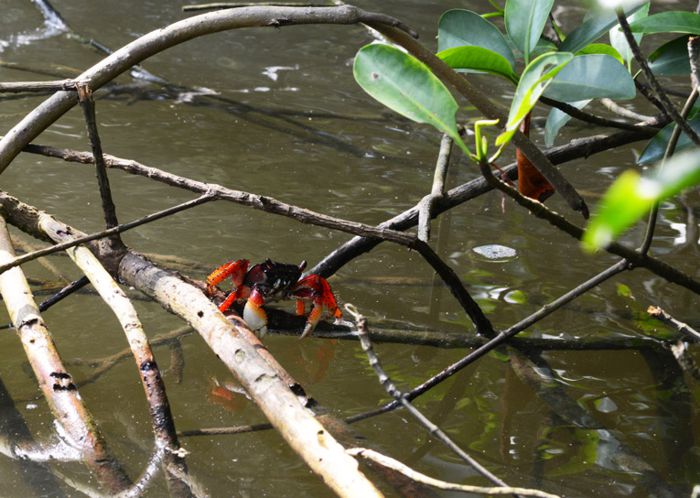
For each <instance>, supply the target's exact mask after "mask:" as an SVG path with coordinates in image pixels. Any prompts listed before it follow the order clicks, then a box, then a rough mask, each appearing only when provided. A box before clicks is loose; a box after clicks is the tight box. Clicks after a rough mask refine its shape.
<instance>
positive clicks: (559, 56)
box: [496, 52, 574, 145]
mask: <svg viewBox="0 0 700 498" xmlns="http://www.w3.org/2000/svg"><path fill="white" fill-rule="evenodd" d="M573 58H574V54H570V53H567V52H558V53H550V54H544V55H540V56H539V57H538V58H537V59H535V60H533V61H532V62H531V63H530V64H528V66H527V67H526V68H525V70H524V71H523V74H522V75H521V76H520V82H519V83H518V88H517V89H516V90H515V96H514V97H513V102H512V103H511V105H510V113H509V114H508V123H506V129H505V131H504V132H503V133H501V134H500V135H499V136H498V138H497V139H496V145H502V144H505V143H507V142H508V141H509V140H510V139H511V138H512V137H513V135H514V134H515V131H516V130H517V129H518V126H519V125H520V122H521V121H522V120H523V119H525V116H527V115H528V113H529V112H530V111H531V110H532V108H533V107H534V106H535V104H536V103H537V101H538V100H539V98H540V97H541V96H542V93H543V92H544V91H545V89H546V88H547V85H548V84H549V83H550V82H551V81H552V78H554V77H555V76H556V75H557V73H558V72H559V71H561V70H562V68H564V66H566V65H567V64H568V63H569V62H571V60H572V59H573Z"/></svg>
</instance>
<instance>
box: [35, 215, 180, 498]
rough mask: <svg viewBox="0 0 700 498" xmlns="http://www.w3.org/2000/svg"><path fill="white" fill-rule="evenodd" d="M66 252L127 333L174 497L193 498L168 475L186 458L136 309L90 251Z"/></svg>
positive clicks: (59, 231)
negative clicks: (181, 454) (181, 450)
mask: <svg viewBox="0 0 700 498" xmlns="http://www.w3.org/2000/svg"><path fill="white" fill-rule="evenodd" d="M40 224H41V226H40V228H41V230H42V231H43V232H44V233H46V234H47V235H48V236H49V237H51V238H52V239H53V240H54V241H55V242H65V241H67V240H70V239H72V238H74V237H75V234H69V232H67V231H66V230H65V228H66V227H65V225H63V224H62V223H59V222H57V221H56V220H55V219H53V218H51V217H49V216H44V217H42V218H40ZM66 252H67V253H68V255H69V256H70V258H71V259H72V260H73V261H74V262H75V264H76V265H77V266H78V267H79V268H80V269H81V270H82V271H83V273H84V274H85V275H86V276H87V277H88V279H89V280H90V283H91V284H92V286H93V287H94V288H95V290H96V291H97V292H98V293H99V294H100V297H101V298H102V300H103V301H104V302H105V303H106V304H107V305H108V306H109V307H110V308H111V309H112V311H113V312H114V314H115V316H116V317H117V319H118V320H119V323H120V324H121V326H122V329H123V330H124V334H125V335H126V338H127V341H128V343H129V347H130V349H131V352H132V354H133V356H134V360H135V361H136V367H137V368H138V375H139V379H141V384H142V385H143V389H144V392H145V394H146V399H147V401H148V407H149V411H150V415H151V424H152V429H153V434H154V436H155V439H156V445H157V446H158V447H162V448H163V451H164V456H163V458H162V461H163V464H164V470H165V475H166V480H167V482H168V488H169V489H170V492H171V494H172V495H174V496H191V492H190V490H189V488H188V486H187V484H186V483H185V482H183V481H182V480H181V479H177V478H175V477H174V475H173V474H172V473H171V472H169V468H171V467H173V468H175V469H177V470H178V473H179V474H185V475H186V474H187V464H186V462H185V459H184V457H182V456H180V453H181V452H180V443H179V442H178V440H177V434H176V431H175V423H174V422H173V417H172V413H171V411H170V402H169V401H168V397H167V395H166V393H165V383H164V382H163V379H162V377H161V375H160V371H159V369H158V365H157V363H156V360H155V357H154V355H153V351H152V349H151V345H150V343H149V341H148V337H147V336H146V333H145V332H144V330H143V326H142V325H141V320H140V319H139V317H138V314H137V313H136V309H135V308H134V306H133V304H132V303H131V301H130V300H129V298H128V297H127V296H126V294H125V293H124V291H123V290H122V289H121V288H120V287H119V285H117V283H116V282H115V281H114V279H113V278H112V276H111V275H110V274H109V273H108V272H107V270H105V269H104V267H103V266H102V264H101V263H100V262H99V260H98V259H97V258H96V257H95V255H94V254H93V253H92V252H91V251H90V250H89V249H88V248H86V247H83V246H79V247H73V248H70V249H68V250H67V251H66Z"/></svg>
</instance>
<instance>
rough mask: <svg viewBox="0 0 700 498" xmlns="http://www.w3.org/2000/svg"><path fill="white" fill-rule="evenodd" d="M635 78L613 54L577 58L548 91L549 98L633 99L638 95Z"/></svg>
mask: <svg viewBox="0 0 700 498" xmlns="http://www.w3.org/2000/svg"><path fill="white" fill-rule="evenodd" d="M636 92H637V91H636V88H635V86H634V81H633V80H632V77H631V76H630V74H629V73H628V72H627V70H626V69H625V67H624V66H623V65H622V64H620V63H619V62H618V61H616V60H615V59H613V58H612V57H610V56H609V55H602V54H591V55H579V56H576V57H575V58H574V59H573V60H572V61H571V62H570V63H569V64H568V65H567V66H566V67H565V68H563V69H562V70H561V72H560V73H559V75H558V76H557V77H556V78H555V79H554V81H552V83H551V84H550V85H549V87H548V88H547V91H546V92H545V95H546V96H547V97H549V98H552V99H555V100H561V101H563V102H575V101H579V100H585V99H597V98H602V97H609V98H613V99H631V98H633V97H634V96H635V94H636Z"/></svg>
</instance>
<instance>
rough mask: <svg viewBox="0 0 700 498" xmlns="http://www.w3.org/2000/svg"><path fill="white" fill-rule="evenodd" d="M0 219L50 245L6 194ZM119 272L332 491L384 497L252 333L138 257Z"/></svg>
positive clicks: (128, 258) (35, 216)
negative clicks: (179, 323)
mask: <svg viewBox="0 0 700 498" xmlns="http://www.w3.org/2000/svg"><path fill="white" fill-rule="evenodd" d="M0 214H3V215H5V216H6V217H7V219H8V220H10V222H11V223H12V224H13V225H15V226H17V227H18V228H20V229H22V230H23V231H25V232H27V233H29V234H30V235H33V236H35V237H38V238H41V239H43V240H49V237H48V235H47V234H46V233H45V232H44V231H43V230H42V229H41V227H42V226H44V224H45V223H59V222H58V221H57V220H55V219H53V218H52V217H50V216H49V215H48V214H46V213H44V212H41V211H38V210H37V209H35V208H33V207H32V206H29V205H27V204H24V203H22V202H21V201H19V200H18V199H16V198H13V197H11V196H9V195H7V194H5V193H0ZM44 220H46V221H44ZM62 230H63V231H64V232H66V233H67V234H71V235H73V236H77V237H79V236H81V235H82V234H81V233H80V232H79V231H78V230H75V229H74V228H72V227H70V226H67V225H63V229H62ZM99 249H100V248H96V250H97V251H99ZM109 256H113V255H106V256H103V257H106V258H107V259H109ZM10 271H16V270H9V271H8V272H10ZM17 271H18V270H17ZM8 272H6V274H7V273H8ZM118 272H119V278H120V279H121V280H122V281H123V282H124V283H125V284H127V285H130V286H133V287H135V288H136V289H138V290H140V291H142V292H144V293H145V294H147V295H149V296H151V297H153V298H154V299H155V300H156V301H157V302H158V303H160V304H161V305H162V306H163V307H164V308H165V309H167V310H168V311H171V312H172V313H174V314H176V315H178V316H180V317H182V318H183V319H184V320H186V321H187V322H188V323H189V324H190V325H192V327H193V328H194V329H195V330H197V332H199V334H200V335H201V336H202V338H204V340H205V341H206V342H207V344H208V345H209V346H210V347H211V348H212V350H213V351H214V353H215V354H216V355H217V356H218V357H219V358H220V359H221V360H222V361H223V362H224V363H225V364H226V366H227V367H228V368H229V369H230V370H231V372H232V373H233V374H234V375H235V376H236V377H237V378H238V380H239V382H240V383H241V385H242V386H243V387H244V388H245V389H246V390H247V391H248V393H249V394H250V396H251V397H252V398H253V400H254V401H255V403H256V404H257V405H258V406H259V407H260V409H261V410H262V411H263V413H264V414H265V415H266V416H267V418H268V419H269V420H270V422H271V423H272V425H273V426H274V427H275V428H276V429H277V430H278V431H279V433H280V434H281V435H282V437H283V438H284V439H285V440H286V441H287V443H288V444H289V445H290V446H291V447H292V449H293V450H294V451H295V452H296V453H297V454H299V455H300V456H301V457H302V458H303V459H304V461H305V462H306V463H307V464H308V465H309V467H310V468H311V469H312V470H314V471H315V472H316V473H318V474H319V475H320V476H321V477H322V478H323V479H324V481H325V482H326V484H327V485H328V486H329V487H330V488H331V489H332V490H333V491H335V492H336V493H337V494H338V495H339V496H348V497H350V496H353V497H356V496H362V497H363V498H364V497H373V496H382V494H381V493H380V492H379V491H378V490H377V489H376V488H375V487H374V485H373V484H372V483H371V482H370V481H369V480H368V479H367V478H366V477H365V476H364V474H362V472H360V470H359V468H358V463H357V461H356V460H355V459H354V458H352V457H351V456H349V455H347V453H346V452H345V449H344V448H343V446H342V445H340V444H339V443H338V442H337V441H336V440H335V439H334V438H333V437H332V436H331V435H330V433H329V432H328V431H327V430H326V429H325V428H324V427H323V426H322V425H321V424H320V423H319V422H318V421H317V420H316V419H315V418H314V416H313V413H312V412H311V411H310V410H308V409H307V408H306V407H305V406H304V405H303V404H302V402H300V400H299V399H298V398H297V397H296V395H295V394H294V393H292V391H291V390H290V389H289V388H288V387H287V386H286V385H285V383H284V382H283V381H282V380H281V379H280V375H279V372H278V370H277V369H275V368H273V367H271V366H270V364H268V362H266V361H265V360H264V359H263V357H261V355H260V353H259V352H258V348H257V347H255V346H254V345H253V344H251V343H250V342H248V341H247V340H245V337H246V335H250V334H252V332H251V331H250V330H248V329H247V327H246V326H245V323H244V322H243V321H242V320H240V319H232V320H228V319H227V318H226V317H225V316H224V315H223V314H222V313H221V312H220V311H219V310H218V308H217V307H216V306H215V305H214V304H213V303H212V302H211V301H210V300H209V299H208V298H207V297H206V296H205V295H204V294H203V293H202V291H201V290H200V289H199V288H197V287H196V286H194V285H192V284H190V283H187V282H185V281H184V280H183V278H182V277H180V276H179V275H177V274H175V273H173V272H169V271H166V270H163V269H161V268H158V267H157V266H155V265H154V264H153V263H151V262H150V261H148V260H146V259H145V258H143V257H142V256H140V255H138V254H134V253H132V252H127V253H126V254H125V255H124V257H123V258H122V259H121V263H120V264H119V268H118ZM278 368H279V367H278Z"/></svg>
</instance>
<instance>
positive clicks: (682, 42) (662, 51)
mask: <svg viewBox="0 0 700 498" xmlns="http://www.w3.org/2000/svg"><path fill="white" fill-rule="evenodd" d="M688 38H689V36H688V35H685V36H681V37H679V38H676V39H675V40H671V41H670V42H668V43H665V44H663V45H661V46H660V47H659V48H657V49H656V50H654V51H653V52H652V53H651V55H649V68H650V69H651V70H652V71H653V72H654V73H655V74H658V75H660V76H684V75H686V74H690V62H689V61H688Z"/></svg>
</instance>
